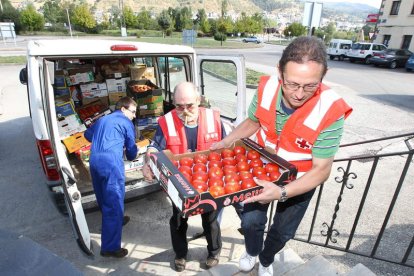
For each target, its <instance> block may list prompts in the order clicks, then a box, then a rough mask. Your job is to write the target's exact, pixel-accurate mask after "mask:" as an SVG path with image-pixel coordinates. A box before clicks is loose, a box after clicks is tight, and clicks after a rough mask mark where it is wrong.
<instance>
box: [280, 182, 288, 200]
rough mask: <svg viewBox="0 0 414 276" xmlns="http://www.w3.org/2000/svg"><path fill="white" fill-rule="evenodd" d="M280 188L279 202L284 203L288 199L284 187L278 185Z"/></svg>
mask: <svg viewBox="0 0 414 276" xmlns="http://www.w3.org/2000/svg"><path fill="white" fill-rule="evenodd" d="M278 186H279V188H280V198H279V202H285V201H286V200H287V199H288V196H287V192H286V188H285V186H282V185H278Z"/></svg>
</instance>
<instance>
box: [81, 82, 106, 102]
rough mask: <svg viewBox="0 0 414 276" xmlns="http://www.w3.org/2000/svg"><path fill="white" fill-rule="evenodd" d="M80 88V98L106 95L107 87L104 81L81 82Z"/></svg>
mask: <svg viewBox="0 0 414 276" xmlns="http://www.w3.org/2000/svg"><path fill="white" fill-rule="evenodd" d="M80 89H81V92H82V98H83V99H85V98H95V97H106V96H108V89H107V86H106V83H96V82H92V83H87V84H81V85H80Z"/></svg>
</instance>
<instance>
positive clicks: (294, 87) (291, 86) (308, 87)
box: [283, 80, 320, 92]
mask: <svg viewBox="0 0 414 276" xmlns="http://www.w3.org/2000/svg"><path fill="white" fill-rule="evenodd" d="M319 84H320V82H318V83H310V84H304V85H300V84H298V83H294V82H287V81H285V80H283V86H284V87H285V88H286V89H288V90H291V91H298V90H299V88H303V91H305V92H315V91H316V90H317V89H318V88H319Z"/></svg>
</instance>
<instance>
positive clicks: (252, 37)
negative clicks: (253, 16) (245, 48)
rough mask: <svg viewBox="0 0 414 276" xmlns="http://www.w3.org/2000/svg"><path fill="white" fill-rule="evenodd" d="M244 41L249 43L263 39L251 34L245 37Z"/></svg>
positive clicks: (259, 41)
mask: <svg viewBox="0 0 414 276" xmlns="http://www.w3.org/2000/svg"><path fill="white" fill-rule="evenodd" d="M242 41H243V42H244V43H248V42H253V43H257V44H259V43H262V40H261V39H260V38H258V37H257V36H249V37H246V38H243V40H242Z"/></svg>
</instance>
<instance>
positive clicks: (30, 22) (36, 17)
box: [20, 4, 45, 31]
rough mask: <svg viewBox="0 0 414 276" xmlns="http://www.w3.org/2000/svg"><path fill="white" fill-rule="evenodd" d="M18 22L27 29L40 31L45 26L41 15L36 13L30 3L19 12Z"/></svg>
mask: <svg viewBox="0 0 414 276" xmlns="http://www.w3.org/2000/svg"><path fill="white" fill-rule="evenodd" d="M20 22H21V23H22V26H23V28H24V30H27V31H40V30H43V27H44V26H45V19H44V18H43V15H41V14H40V13H38V12H37V11H36V9H35V7H34V6H33V5H32V4H29V5H28V6H27V7H26V8H25V9H23V10H22V11H21V12H20Z"/></svg>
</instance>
